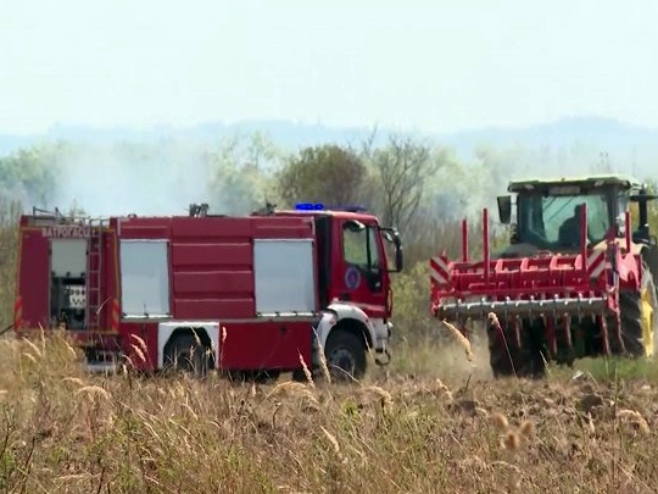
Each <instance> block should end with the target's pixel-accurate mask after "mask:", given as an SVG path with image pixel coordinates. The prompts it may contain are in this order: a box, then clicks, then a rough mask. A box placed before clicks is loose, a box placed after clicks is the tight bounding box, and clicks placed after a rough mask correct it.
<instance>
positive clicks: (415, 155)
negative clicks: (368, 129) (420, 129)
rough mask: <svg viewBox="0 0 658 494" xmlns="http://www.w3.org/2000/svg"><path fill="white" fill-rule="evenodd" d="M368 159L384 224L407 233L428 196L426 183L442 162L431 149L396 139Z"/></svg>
mask: <svg viewBox="0 0 658 494" xmlns="http://www.w3.org/2000/svg"><path fill="white" fill-rule="evenodd" d="M368 158H369V161H370V164H371V166H372V168H373V172H374V173H373V174H374V176H375V177H376V183H377V192H378V194H377V205H378V210H379V211H380V214H381V220H382V222H383V223H384V224H386V225H391V226H395V227H397V228H398V229H399V230H400V231H401V232H402V233H405V231H406V230H407V226H408V225H409V221H410V220H411V219H412V218H413V216H414V215H415V213H416V212H417V211H418V208H419V206H420V204H421V201H422V199H423V195H424V194H425V192H426V188H425V186H424V184H425V181H426V180H427V179H428V177H432V176H434V175H435V174H436V172H437V171H438V170H439V169H440V167H441V165H442V161H441V160H440V159H437V157H436V156H435V155H434V154H433V153H432V151H431V149H430V148H429V147H428V146H426V145H424V144H422V143H417V142H415V141H413V140H411V139H409V138H406V139H400V138H397V137H391V138H390V139H389V142H388V145H387V146H385V147H383V148H379V149H375V150H374V151H372V152H371V153H368Z"/></svg>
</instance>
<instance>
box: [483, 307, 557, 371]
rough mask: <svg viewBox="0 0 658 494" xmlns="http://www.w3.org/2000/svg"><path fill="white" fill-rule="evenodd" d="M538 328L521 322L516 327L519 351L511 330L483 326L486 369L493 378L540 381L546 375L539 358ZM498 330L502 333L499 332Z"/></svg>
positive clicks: (540, 329)
mask: <svg viewBox="0 0 658 494" xmlns="http://www.w3.org/2000/svg"><path fill="white" fill-rule="evenodd" d="M539 326H540V324H539V323H538V322H537V323H531V321H529V320H526V319H524V320H523V322H522V325H521V327H520V336H521V347H519V346H518V345H517V344H516V336H515V333H514V330H513V328H512V327H511V326H509V325H505V324H501V328H500V329H499V328H498V326H497V325H495V324H494V323H492V322H489V321H488V322H487V339H488V342H489V365H490V367H491V371H492V373H493V375H494V377H495V378H501V377H509V376H514V375H516V376H517V377H532V378H542V377H543V376H544V375H545V373H546V362H545V361H544V358H543V356H542V352H541V350H542V345H541V337H542V334H543V329H542V328H541V327H539ZM501 329H502V332H501Z"/></svg>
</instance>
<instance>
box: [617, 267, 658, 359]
mask: <svg viewBox="0 0 658 494" xmlns="http://www.w3.org/2000/svg"><path fill="white" fill-rule="evenodd" d="M642 271H643V274H642V283H641V284H640V290H639V291H629V290H624V291H621V292H620V293H619V309H620V311H621V314H620V316H621V334H622V339H623V342H624V346H625V348H626V353H627V354H628V355H629V356H630V357H634V358H637V357H645V356H653V355H654V354H655V344H656V337H657V336H658V335H656V332H658V300H657V299H658V296H657V293H656V285H655V282H654V279H653V276H652V275H651V272H650V271H649V267H648V266H647V265H646V263H644V262H643V263H642ZM609 338H610V347H611V348H618V347H619V344H618V343H617V342H616V341H615V340H616V338H615V336H614V335H613V334H610V336H609Z"/></svg>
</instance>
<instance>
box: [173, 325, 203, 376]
mask: <svg viewBox="0 0 658 494" xmlns="http://www.w3.org/2000/svg"><path fill="white" fill-rule="evenodd" d="M211 362H212V357H211V355H210V353H209V352H208V348H206V347H205V346H204V345H199V343H198V342H197V340H196V338H195V337H194V335H192V334H189V333H184V334H180V335H178V336H175V337H174V340H173V341H171V342H170V343H169V344H168V345H167V348H166V350H165V355H164V367H165V371H167V372H171V371H174V372H184V373H189V374H192V375H194V376H195V377H204V376H205V375H206V374H207V373H208V370H209V369H210V368H211Z"/></svg>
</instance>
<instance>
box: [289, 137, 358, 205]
mask: <svg viewBox="0 0 658 494" xmlns="http://www.w3.org/2000/svg"><path fill="white" fill-rule="evenodd" d="M367 175H368V168H367V167H366V165H365V164H364V162H363V160H362V159H361V157H360V156H359V155H357V154H356V153H355V152H353V151H351V150H349V149H344V148H341V147H340V146H337V145H335V144H326V145H324V146H316V147H307V148H304V149H302V150H301V151H300V152H299V153H298V154H297V155H295V156H292V157H290V158H289V160H288V162H287V163H286V165H285V166H284V167H283V168H282V169H281V170H280V171H279V173H278V174H277V186H278V190H279V194H280V196H281V198H282V199H283V201H284V203H285V204H286V205H287V206H292V205H293V204H294V203H296V202H314V203H317V202H321V203H325V204H328V205H344V204H355V203H361V202H363V197H362V194H361V191H362V189H363V186H364V183H365V181H366V177H367Z"/></svg>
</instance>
